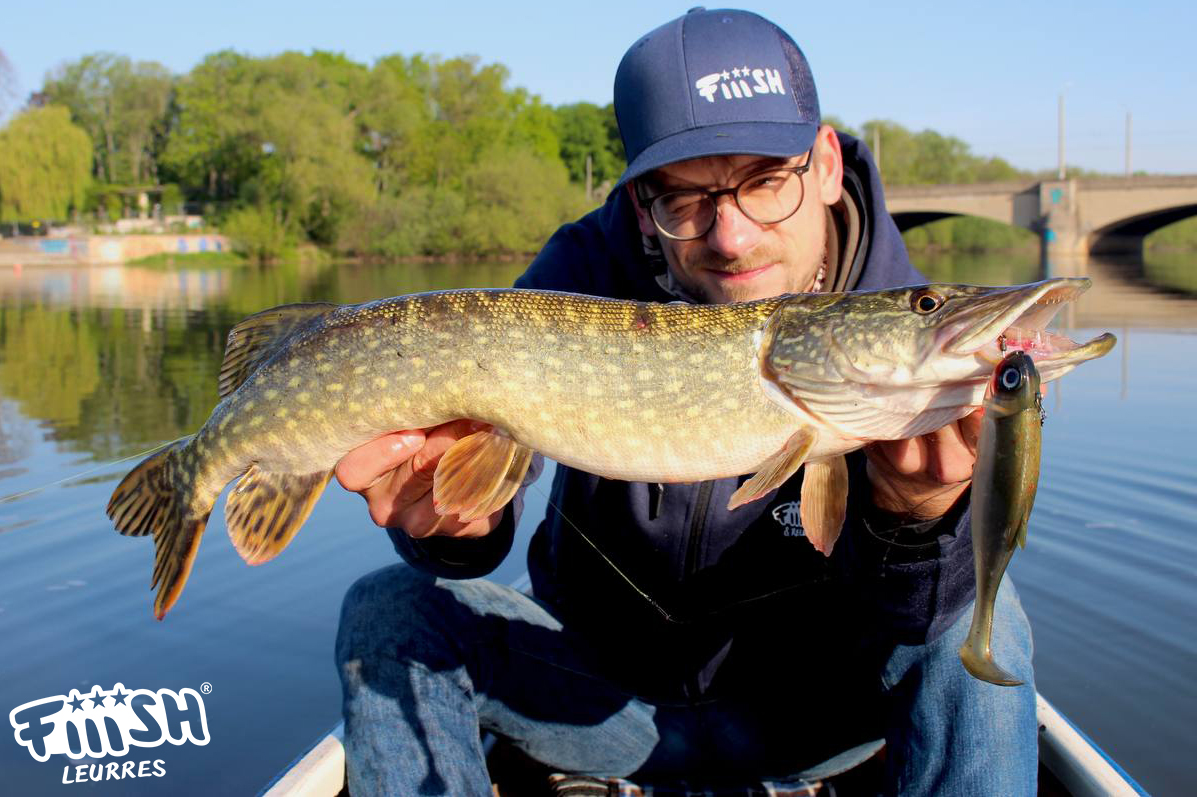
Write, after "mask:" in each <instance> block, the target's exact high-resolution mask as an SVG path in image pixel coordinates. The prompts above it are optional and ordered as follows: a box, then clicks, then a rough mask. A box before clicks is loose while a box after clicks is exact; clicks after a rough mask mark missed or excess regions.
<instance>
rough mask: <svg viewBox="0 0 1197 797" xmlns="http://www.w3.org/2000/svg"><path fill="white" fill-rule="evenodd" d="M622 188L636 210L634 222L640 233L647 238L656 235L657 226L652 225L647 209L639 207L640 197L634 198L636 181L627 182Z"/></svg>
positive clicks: (651, 218)
mask: <svg viewBox="0 0 1197 797" xmlns="http://www.w3.org/2000/svg"><path fill="white" fill-rule="evenodd" d="M624 188H625V189H626V190H627V192H628V198H629V199H630V200H632V207H633V208H635V209H636V222H637V224H638V225H639V226H640V232H641V233H642V234H643V235H647V236H649V237H652V236H654V235H656V234H657V225H655V224H653V217H652V216H651V215H650V214H649V212H648V208H642V207H640V197H638V196H636V181H635V180H629V181H628V182H627V184H626V185H624Z"/></svg>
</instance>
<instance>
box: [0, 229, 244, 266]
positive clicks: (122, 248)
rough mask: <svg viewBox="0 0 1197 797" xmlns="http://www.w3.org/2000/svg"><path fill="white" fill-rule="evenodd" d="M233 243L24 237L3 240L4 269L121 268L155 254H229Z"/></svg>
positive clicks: (199, 238)
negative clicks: (96, 266) (6, 267)
mask: <svg viewBox="0 0 1197 797" xmlns="http://www.w3.org/2000/svg"><path fill="white" fill-rule="evenodd" d="M232 251H233V248H232V241H230V240H229V238H228V237H226V236H224V235H220V234H218V233H202V234H199V233H194V234H185V235H76V236H70V237H67V238H49V237H40V236H21V237H16V238H5V239H4V240H0V266H9V267H23V266H37V265H61V266H65V265H80V266H82V265H117V264H122V263H129V262H130V261H133V260H137V259H139V258H145V257H151V256H154V255H171V254H174V255H186V254H193V253H201V254H202V253H211V254H222V253H223V254H228V253H231V252H232Z"/></svg>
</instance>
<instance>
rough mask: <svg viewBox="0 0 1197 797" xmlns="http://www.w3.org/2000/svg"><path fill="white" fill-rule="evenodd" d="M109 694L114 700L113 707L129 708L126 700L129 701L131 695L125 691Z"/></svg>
mask: <svg viewBox="0 0 1197 797" xmlns="http://www.w3.org/2000/svg"><path fill="white" fill-rule="evenodd" d="M108 694H109V695H110V696H111V697H112V699H113V703H112V705H114V706H122V705H126V706H127V705H128V703H126V702H125V700H126V699H128V697H129V695H130V694H131V693H130V692H126V691H125V690H124V689H116V690H115V691H112V692H109V693H108Z"/></svg>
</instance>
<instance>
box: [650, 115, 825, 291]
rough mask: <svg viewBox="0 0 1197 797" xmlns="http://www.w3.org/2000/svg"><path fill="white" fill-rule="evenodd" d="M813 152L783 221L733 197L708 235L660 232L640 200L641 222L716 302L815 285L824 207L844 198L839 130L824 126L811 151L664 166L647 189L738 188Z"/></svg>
mask: <svg viewBox="0 0 1197 797" xmlns="http://www.w3.org/2000/svg"><path fill="white" fill-rule="evenodd" d="M808 157H810V158H812V159H813V161H814V162H813V164H812V167H811V170H810V171H809V172H808V173H807V174H805V175H803V176H802V177H801V178H800V179H802V180H803V181H804V186H803V187H804V199H803V201H802V204H801V206H800V207H799V208H798V211H797V212H796V213H795V214H794V215H793V216H790V217H789V218H788V219H785V220H784V221H780V222H777V223H776V224H759V223H757V222H755V221H753V220H752V219H750V218H748V217H747V216H745V215H744V214H743V213H742V212H741V211H740V209H739V207H738V206H737V205H736V203H735V200H734V199H733V198H732V197H731V196H723V197H720V198H719V199H718V214H717V215H716V218H715V223H714V226H712V227H711V229H710V231H709V232H707V234H706V235H704V236H703V237H701V238H698V239H695V240H693V241H676V240H672V239H670V238H666V237H665V236H663V235H659V234H658V231H657V229H656V227H655V226H654V224H653V221H652V218H651V216H650V215H649V213H648V211H647V210H645V209H643V208H640V207H639V206H637V216H638V220H639V223H640V229H641V231H642V232H644V233H645V234H646V235H656V236H658V240H660V242H661V248H662V252H663V254H664V256H665V262H666V263H668V265H669V268H670V270H671V271H672V272H673V275H674V277H675V278H676V279H677V281H678V282H679V283H681V284H682V286H683V287H685V288H686V290H687V291H689V292H690V293H691V294H692V295H694V296H695V297H696V298H698V299H700V300H702V301H704V302H709V303H715V304H718V303H723V302H740V301H750V300H752V299H764V298H767V297H770V296H777V295H779V294H782V293H799V292H802V291H807V290H810V289H811V288H812V286H813V284H814V281H815V278H816V275H817V274H818V271H819V267H820V266H821V265H822V263H823V252H824V250H825V247H826V212H825V210H824V208H825V207H826V206H827V205H830V204H833V203H834V202H836V201H838V200H839V196H840V186H841V183H842V178H843V167H842V160H841V156H840V149H839V141H838V139H836V137H835V133H834V131H832V130H831V128H829V127H823V128H822V129H820V131H819V135H818V138H817V139H816V142H815V146H814V148H813V149H812V150H811V152H810V154H809V155H800V156H798V157H795V158H788V159H786V158H781V159H779V158H766V157H760V156H757V155H722V156H713V157H708V158H695V159H693V160H688V161H681V162H680V163H674V164H670V165H668V166H664V167H662V168H660V169H658V170H656V171H655V172H653V173H652V174H651V175H649V176H648V177H647V178H643V179H642V181H641V182H642V185H641V188H640V190H641V192H642V193H644V194H645V195H647V196H655V195H657V194H660V193H664V192H665V191H676V190H679V189H684V188H704V189H707V190H712V191H714V190H719V189H723V188H731V187H733V186H735V185H737V184H738V183H739V182H740V181H741V180H743V179H744V178H745V177H748V176H749V175H751V174H753V173H755V172H758V171H761V170H762V169H769V168H775V167H778V166H798V165H801V164H803V163H805V162H806V159H807V158H808Z"/></svg>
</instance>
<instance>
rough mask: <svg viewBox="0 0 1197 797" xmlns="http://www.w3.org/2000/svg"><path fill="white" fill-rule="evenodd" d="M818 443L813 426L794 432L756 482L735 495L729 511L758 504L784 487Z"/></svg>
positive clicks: (764, 466)
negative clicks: (752, 503) (816, 442)
mask: <svg viewBox="0 0 1197 797" xmlns="http://www.w3.org/2000/svg"><path fill="white" fill-rule="evenodd" d="M818 439H819V433H818V432H817V431H815V429H814V427H812V426H803V427H802V428H801V429H799V430H798V431H796V432H794V434H792V435H791V436H790V439H789V440H787V441H786V444H785V445H784V446H782V447H781V450H780V451H778V452H777V453H776V454H774V455H773V456H771V457H769V458H768V459H767V460H765V462H764V464H762V465H761V467H760V469H759V470H758V471H757V472H756V473H755V474H753V476H752V478H751V479H749V480H748V481H746V482H744V483H743V484H741V485H740V489H738V490H736V491H735V492H734V493H732V497H731V498H730V499H729V500H728V502H727V508H728V510H729V511H730V510H732V509H735V508H736V507H739V506H743V505H744V504H747V503H748V502H750V501H755V500H756V499H758V498H761V497H763V496H765V495H766V494H768V493H769V492H771V491H773V490H776V489H777V488H778V487H780V486H781V485H782V484H784V483H785V480H786V479H788V478H790V477H791V476H793V475H794V474H795V473H797V472H798V469H799V468H800V467H802V463H803V462H805V461H806V455H807V454H809V453H810V450H811V449H812V448H814V446H815V441H816V440H818Z"/></svg>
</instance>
